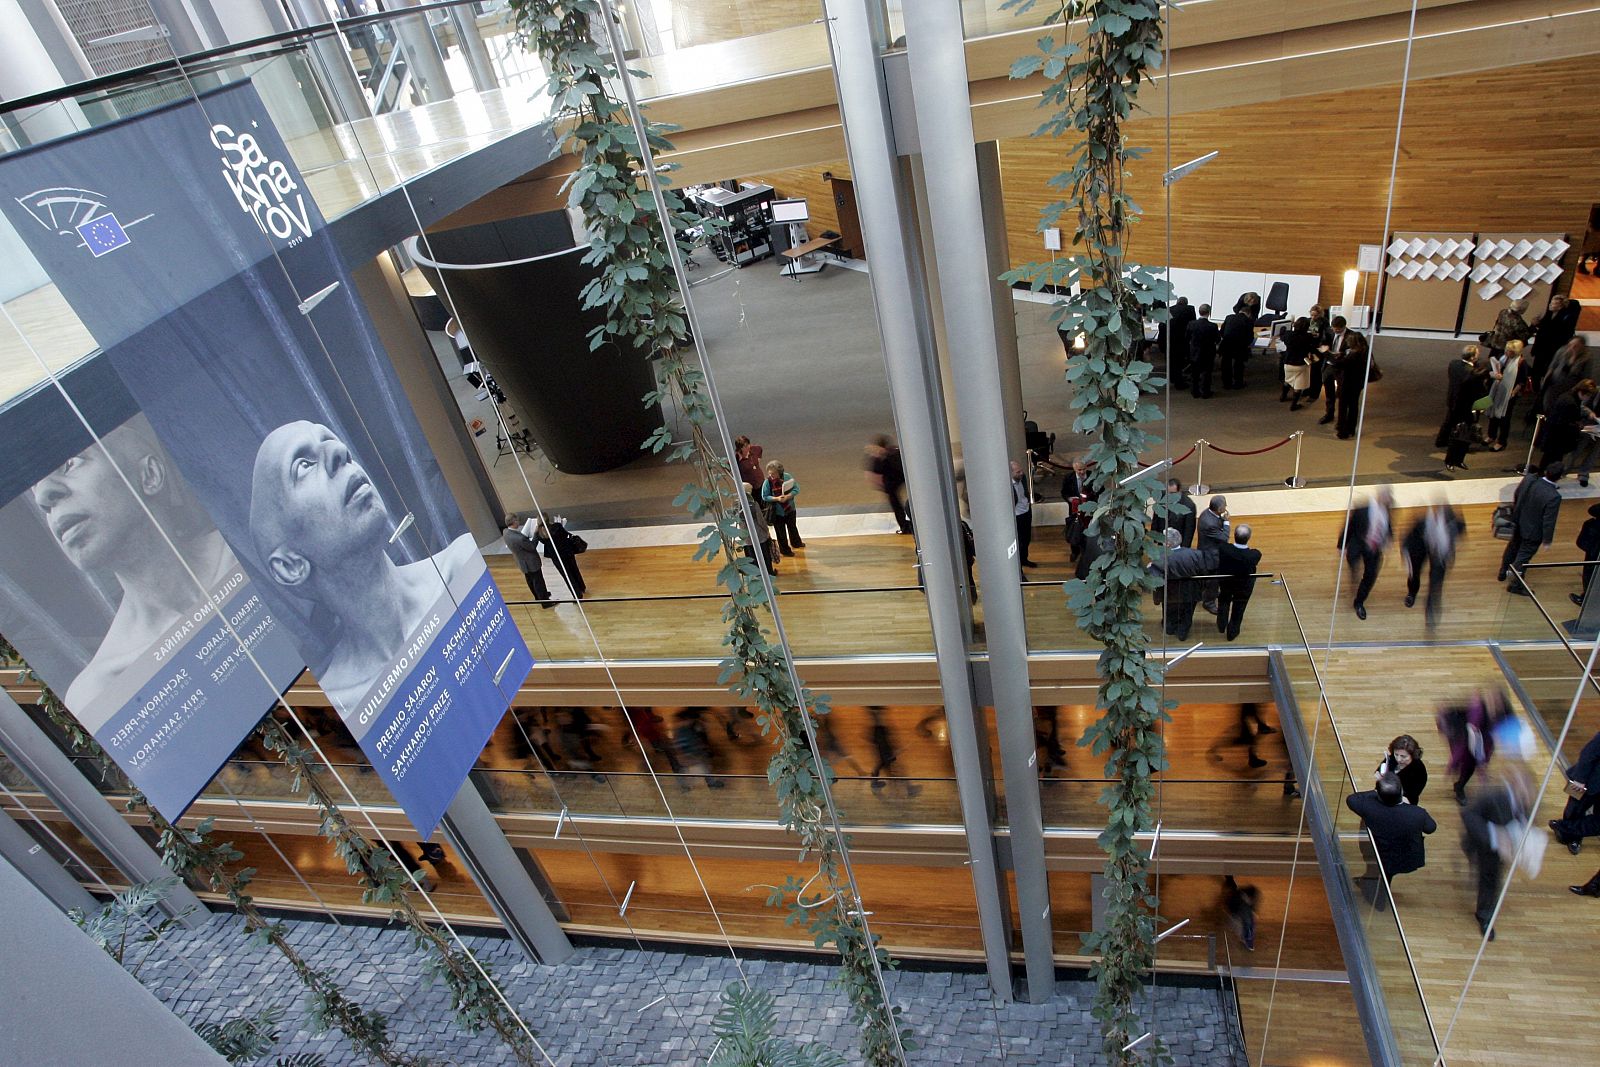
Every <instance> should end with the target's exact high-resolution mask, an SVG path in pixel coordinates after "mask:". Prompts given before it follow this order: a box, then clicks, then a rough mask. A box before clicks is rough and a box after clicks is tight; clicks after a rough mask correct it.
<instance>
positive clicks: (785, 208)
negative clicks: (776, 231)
mask: <svg viewBox="0 0 1600 1067" xmlns="http://www.w3.org/2000/svg"><path fill="white" fill-rule="evenodd" d="M810 217H811V212H810V211H809V210H807V208H806V202H805V201H804V200H774V201H773V202H772V221H773V222H805V221H806V220H807V219H809V218H810Z"/></svg>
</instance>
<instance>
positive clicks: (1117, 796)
mask: <svg viewBox="0 0 1600 1067" xmlns="http://www.w3.org/2000/svg"><path fill="white" fill-rule="evenodd" d="M1035 4H1036V0H1008V3H1007V4H1006V5H1005V6H1006V7H1008V8H1013V9H1015V10H1016V11H1017V12H1018V13H1020V12H1023V11H1027V10H1029V9H1031V8H1033V7H1034V6H1035ZM1048 6H1049V8H1050V10H1049V12H1048V14H1047V18H1046V25H1055V26H1057V27H1059V28H1058V29H1057V31H1056V32H1054V33H1052V34H1049V35H1047V36H1044V37H1041V38H1040V39H1039V53H1038V54H1035V55H1028V56H1024V57H1022V58H1021V59H1018V60H1017V61H1016V62H1015V63H1014V64H1013V65H1012V68H1011V76H1012V77H1013V78H1026V77H1029V76H1031V75H1034V74H1038V73H1042V74H1043V75H1044V77H1045V78H1046V79H1048V84H1047V85H1046V86H1045V89H1044V91H1043V94H1042V95H1043V99H1042V101H1041V106H1042V107H1047V108H1050V109H1051V115H1050V117H1049V118H1048V119H1047V120H1046V121H1045V122H1044V123H1043V125H1041V126H1040V127H1039V129H1038V130H1037V131H1036V132H1035V133H1034V136H1035V137H1044V138H1052V139H1060V138H1069V139H1070V144H1069V146H1068V148H1067V149H1066V155H1067V158H1068V160H1069V162H1070V166H1069V168H1068V169H1067V170H1064V171H1062V172H1061V173H1059V174H1057V175H1055V176H1054V177H1052V178H1051V179H1050V182H1049V184H1050V185H1051V186H1052V187H1053V188H1056V189H1060V190H1063V191H1064V192H1065V194H1066V196H1065V199H1062V200H1058V201H1056V202H1055V203H1053V204H1050V205H1048V206H1047V207H1046V208H1045V209H1044V212H1043V216H1042V218H1041V219H1040V222H1039V226H1040V229H1041V230H1042V229H1044V228H1046V227H1052V226H1056V225H1058V224H1060V222H1061V220H1062V219H1063V217H1064V218H1065V219H1066V220H1067V225H1069V226H1070V227H1071V232H1072V238H1073V249H1074V252H1073V254H1072V255H1070V256H1067V257H1065V258H1064V259H1061V260H1059V261H1058V262H1057V263H1056V264H1054V265H1052V264H1041V263H1030V264H1028V265H1027V266H1026V267H1024V268H1021V269H1020V270H1017V271H1012V272H1010V273H1009V274H1007V275H1006V277H1007V279H1008V280H1019V279H1024V280H1028V281H1030V282H1031V284H1032V286H1033V288H1034V291H1036V292H1037V291H1039V290H1040V289H1042V288H1043V287H1044V286H1045V285H1046V284H1050V285H1057V286H1063V287H1065V286H1066V285H1069V284H1070V283H1071V282H1072V281H1074V280H1078V281H1081V282H1082V289H1081V291H1080V294H1079V295H1077V296H1074V297H1071V298H1069V299H1065V300H1061V301H1059V302H1058V303H1057V304H1056V309H1055V312H1054V317H1055V319H1056V321H1057V322H1058V324H1059V325H1060V327H1061V328H1062V329H1064V330H1065V331H1067V332H1069V333H1072V334H1081V335H1082V336H1083V338H1084V342H1085V343H1084V348H1083V351H1081V352H1075V353H1074V354H1073V355H1072V358H1071V359H1069V360H1068V361H1067V381H1068V383H1070V384H1071V386H1072V406H1073V407H1074V408H1075V409H1076V410H1077V416H1076V418H1075V419H1074V420H1073V427H1072V428H1073V430H1074V431H1075V432H1077V433H1081V434H1085V435H1087V436H1089V437H1090V439H1091V441H1092V443H1091V445H1090V448H1089V452H1088V456H1087V459H1088V463H1089V469H1090V481H1091V483H1092V484H1093V486H1094V489H1095V494H1096V503H1095V505H1094V508H1093V513H1092V516H1091V518H1090V523H1089V528H1088V531H1087V535H1088V536H1089V537H1100V538H1102V539H1105V540H1106V541H1107V542H1108V543H1109V546H1110V547H1109V550H1108V551H1106V552H1105V553H1104V554H1102V555H1101V556H1099V557H1098V558H1097V559H1096V560H1095V563H1094V566H1093V567H1092V568H1091V569H1090V571H1089V576H1088V578H1087V579H1086V580H1083V581H1072V582H1069V583H1067V602H1068V605H1069V606H1070V607H1071V609H1072V611H1073V612H1074V614H1075V615H1076V616H1077V620H1078V626H1079V627H1080V628H1081V629H1082V630H1083V631H1084V632H1085V633H1087V634H1089V636H1090V637H1092V638H1094V640H1096V641H1098V642H1100V643H1101V644H1102V645H1103V646H1104V648H1103V650H1102V651H1101V653H1100V663H1099V667H1100V669H1099V674H1100V678H1101V684H1100V689H1099V693H1098V695H1097V705H1098V708H1099V711H1100V716H1099V718H1098V720H1097V721H1096V722H1095V723H1094V724H1093V725H1092V726H1091V727H1090V728H1089V730H1088V731H1087V732H1086V734H1085V737H1084V741H1083V743H1084V744H1088V745H1091V746H1092V747H1093V750H1094V752H1095V753H1096V754H1097V755H1098V754H1103V755H1105V756H1106V776H1107V777H1108V778H1110V779H1112V780H1113V781H1112V785H1111V786H1110V787H1108V788H1107V790H1106V791H1105V793H1104V795H1103V797H1102V801H1103V803H1105V805H1106V807H1107V808H1108V809H1109V810H1108V816H1107V820H1106V828H1105V830H1104V831H1103V832H1102V833H1101V834H1100V846H1101V848H1102V849H1104V851H1105V853H1106V865H1105V875H1106V880H1107V886H1106V889H1105V899H1106V903H1107V911H1106V918H1105V923H1104V926H1103V927H1102V929H1100V930H1099V931H1096V932H1095V933H1094V934H1093V935H1091V937H1090V938H1089V949H1090V951H1091V952H1093V953H1095V954H1096V955H1097V956H1098V957H1099V959H1098V962H1097V963H1096V964H1095V967H1094V975H1095V979H1096V982H1097V989H1096V996H1095V1008H1094V1011H1095V1016H1096V1018H1098V1019H1099V1021H1100V1023H1101V1027H1102V1031H1103V1048H1104V1051H1105V1053H1106V1055H1107V1056H1109V1057H1110V1058H1111V1059H1112V1061H1113V1062H1115V1063H1119V1064H1128V1063H1134V1062H1138V1061H1139V1060H1140V1059H1141V1058H1144V1059H1155V1060H1165V1059H1166V1058H1167V1057H1166V1052H1165V1049H1164V1047H1163V1045H1162V1043H1161V1042H1160V1041H1159V1040H1155V1041H1147V1042H1142V1043H1141V1044H1140V1045H1139V1046H1138V1047H1137V1048H1135V1049H1134V1050H1132V1051H1127V1045H1128V1044H1129V1043H1130V1042H1132V1041H1133V1040H1134V1039H1135V1038H1136V1037H1139V1036H1140V1034H1141V1032H1140V1031H1139V1030H1138V1029H1137V1027H1138V1026H1139V1016H1138V1011H1137V1008H1136V998H1137V995H1138V993H1139V991H1140V989H1141V987H1142V984H1143V982H1144V980H1145V976H1146V975H1147V974H1148V972H1149V971H1150V969H1151V967H1152V966H1153V963H1154V958H1155V944H1154V942H1155V923H1156V913H1155V909H1156V906H1157V901H1156V898H1155V897H1154V895H1153V894H1152V893H1151V892H1150V887H1149V877H1148V875H1149V872H1148V866H1149V856H1148V855H1147V854H1146V853H1145V852H1144V851H1143V850H1142V849H1141V848H1140V847H1139V845H1138V843H1137V842H1136V840H1135V838H1134V835H1135V834H1137V833H1139V832H1140V831H1143V830H1148V829H1149V828H1150V826H1151V797H1152V795H1153V792H1154V789H1153V786H1152V782H1151V776H1152V774H1153V773H1154V772H1156V771H1159V770H1161V769H1163V768H1165V767H1166V751H1165V746H1164V745H1163V742H1162V737H1161V723H1162V722H1163V721H1166V720H1167V719H1168V716H1167V714H1166V711H1167V708H1168V707H1170V706H1171V705H1170V704H1164V703H1163V701H1162V698H1161V690H1160V686H1161V680H1162V666H1161V664H1160V663H1159V662H1158V661H1155V660H1152V659H1150V658H1149V657H1148V655H1147V652H1148V649H1149V639H1148V638H1147V637H1146V635H1145V631H1144V611H1143V602H1144V598H1145V596H1146V594H1147V593H1148V592H1149V591H1150V590H1151V589H1152V588H1153V582H1154V579H1152V578H1151V577H1150V576H1149V575H1148V573H1147V571H1146V569H1145V567H1146V563H1147V561H1148V558H1149V556H1150V554H1151V553H1152V552H1153V550H1154V548H1155V541H1154V538H1153V537H1152V535H1151V534H1150V532H1149V527H1148V524H1147V519H1146V515H1147V514H1148V513H1149V509H1150V507H1151V506H1152V505H1154V506H1155V507H1157V508H1164V507H1165V501H1164V500H1163V498H1162V496H1161V489H1160V487H1159V486H1158V485H1156V484H1155V482H1154V481H1153V480H1152V479H1150V478H1139V479H1135V480H1132V481H1129V482H1127V483H1126V484H1124V480H1125V479H1128V478H1129V476H1130V475H1132V474H1133V473H1134V472H1135V471H1137V470H1138V469H1139V467H1140V456H1141V454H1143V453H1144V452H1145V451H1146V450H1147V449H1148V448H1150V447H1151V446H1153V445H1155V444H1156V443H1157V440H1156V438H1154V437H1153V436H1152V435H1150V434H1149V433H1147V432H1146V431H1145V430H1144V429H1143V426H1144V424H1146V423H1149V422H1151V421H1153V420H1154V419H1156V418H1158V417H1159V411H1158V410H1157V408H1156V406H1155V405H1154V404H1153V403H1151V402H1150V401H1149V400H1148V399H1147V398H1148V397H1150V396H1151V395H1152V394H1155V393H1156V392H1158V391H1159V390H1160V389H1161V387H1162V386H1163V385H1165V382H1164V381H1162V380H1161V379H1160V378H1158V377H1157V376H1156V373H1155V367H1153V366H1152V365H1151V364H1150V363H1148V362H1146V361H1144V360H1141V359H1139V358H1138V356H1137V349H1138V347H1139V344H1140V342H1141V339H1142V337H1143V327H1144V323H1145V322H1146V321H1147V320H1157V321H1159V320H1162V319H1164V318H1165V316H1166V312H1165V310H1164V304H1165V301H1166V294H1167V286H1166V283H1165V282H1164V280H1163V279H1162V278H1161V277H1160V275H1159V274H1157V273H1155V272H1153V271H1151V270H1149V269H1148V268H1145V267H1140V266H1136V265H1134V264H1131V263H1129V262H1127V260H1126V255H1125V253H1126V247H1127V246H1126V242H1127V239H1128V227H1129V226H1130V225H1131V224H1132V223H1133V222H1134V221H1135V220H1136V219H1137V217H1138V213H1139V208H1138V206H1137V205H1136V204H1134V202H1133V201H1132V200H1131V199H1130V198H1129V197H1128V195H1127V193H1126V192H1125V191H1124V184H1123V183H1124V179H1125V177H1126V174H1127V164H1128V161H1129V160H1132V159H1136V158H1138V157H1139V156H1140V155H1142V154H1143V153H1142V150H1140V149H1136V148H1132V147H1130V146H1129V145H1128V144H1127V143H1126V140H1125V136H1124V133H1123V128H1122V124H1123V123H1124V122H1125V121H1127V119H1128V117H1129V115H1130V114H1131V112H1132V110H1133V107H1134V101H1135V98H1136V96H1137V94H1138V91H1139V87H1140V85H1141V83H1143V82H1144V81H1146V80H1147V79H1148V77H1149V74H1150V72H1151V71H1154V70H1157V69H1159V68H1160V66H1161V62H1162V29H1161V4H1160V0H1054V2H1052V3H1050V4H1049V5H1048ZM1069 22H1072V23H1075V25H1074V26H1073V27H1072V28H1071V29H1070V30H1069V29H1068V27H1067V24H1068V23H1069ZM1080 34H1081V37H1080ZM1074 38H1079V39H1077V40H1075V39H1074Z"/></svg>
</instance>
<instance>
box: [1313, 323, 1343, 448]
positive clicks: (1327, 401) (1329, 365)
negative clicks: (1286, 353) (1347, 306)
mask: <svg viewBox="0 0 1600 1067" xmlns="http://www.w3.org/2000/svg"><path fill="white" fill-rule="evenodd" d="M1349 343H1350V327H1349V324H1348V323H1347V322H1346V321H1345V317H1344V316H1343V315H1335V316H1334V317H1333V320H1332V332H1331V333H1330V334H1329V336H1328V351H1327V353H1326V354H1324V356H1323V358H1322V393H1323V398H1324V411H1323V416H1322V418H1320V419H1318V420H1317V422H1318V424H1319V425H1323V426H1326V425H1327V424H1328V423H1330V422H1332V421H1333V418H1334V414H1335V412H1336V411H1337V405H1338V402H1339V385H1340V381H1339V376H1340V371H1341V368H1342V367H1343V366H1344V358H1345V351H1344V349H1345V345H1347V344H1349Z"/></svg>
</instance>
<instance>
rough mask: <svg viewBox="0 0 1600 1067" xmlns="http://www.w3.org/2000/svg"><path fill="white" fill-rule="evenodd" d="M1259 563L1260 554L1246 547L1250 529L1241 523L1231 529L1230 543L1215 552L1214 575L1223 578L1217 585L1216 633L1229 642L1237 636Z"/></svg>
mask: <svg viewBox="0 0 1600 1067" xmlns="http://www.w3.org/2000/svg"><path fill="white" fill-rule="evenodd" d="M1260 563H1261V551H1260V550H1259V549H1255V548H1251V547H1250V527H1248V526H1246V525H1245V524H1244V523H1240V524H1239V525H1238V526H1235V527H1234V528H1233V544H1231V545H1223V546H1221V547H1220V548H1218V549H1217V573H1219V574H1221V575H1223V576H1224V577H1223V579H1222V581H1220V582H1218V583H1217V630H1218V631H1219V632H1221V633H1223V634H1225V635H1227V638H1228V640H1229V641H1232V640H1234V639H1235V638H1237V637H1238V636H1239V627H1240V625H1241V624H1242V623H1243V622H1244V609H1245V606H1246V605H1247V604H1249V603H1250V594H1251V593H1253V592H1255V585H1256V579H1255V573H1256V570H1257V568H1258V567H1259V565H1260Z"/></svg>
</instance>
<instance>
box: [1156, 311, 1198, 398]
mask: <svg viewBox="0 0 1600 1067" xmlns="http://www.w3.org/2000/svg"><path fill="white" fill-rule="evenodd" d="M1194 318H1195V316H1194V308H1193V307H1191V306H1190V305H1189V298H1188V297H1186V296H1180V297H1178V299H1177V301H1176V302H1174V303H1173V305H1172V307H1171V308H1170V309H1169V310H1168V312H1167V321H1166V322H1165V323H1163V324H1162V329H1163V330H1164V331H1165V334H1166V336H1165V337H1163V338H1162V340H1163V341H1165V342H1169V343H1167V344H1163V345H1162V349H1161V351H1162V352H1163V353H1164V354H1168V367H1167V374H1168V375H1169V376H1170V377H1171V378H1172V385H1173V388H1175V389H1187V388H1189V327H1190V326H1193V325H1194Z"/></svg>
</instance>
